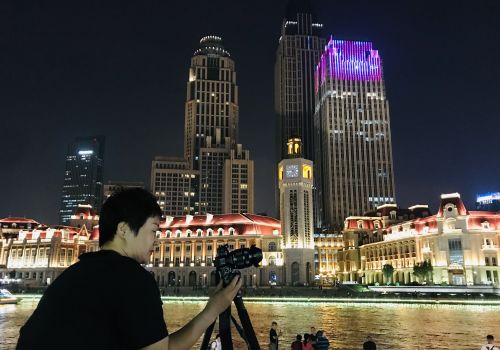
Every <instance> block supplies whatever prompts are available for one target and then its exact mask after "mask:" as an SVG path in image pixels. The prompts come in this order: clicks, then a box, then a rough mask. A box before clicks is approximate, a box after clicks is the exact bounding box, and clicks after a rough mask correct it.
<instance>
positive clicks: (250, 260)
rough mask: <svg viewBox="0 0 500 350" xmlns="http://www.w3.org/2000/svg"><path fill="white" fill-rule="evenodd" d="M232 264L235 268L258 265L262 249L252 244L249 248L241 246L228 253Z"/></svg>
mask: <svg viewBox="0 0 500 350" xmlns="http://www.w3.org/2000/svg"><path fill="white" fill-rule="evenodd" d="M230 255H231V258H232V259H231V260H232V264H233V266H234V267H235V268H237V269H242V268H245V267H250V266H252V265H253V266H255V267H257V266H259V263H260V262H261V261H262V250H261V249H259V248H257V247H256V246H255V245H252V246H251V247H250V248H241V249H237V250H234V251H232V252H231V253H230Z"/></svg>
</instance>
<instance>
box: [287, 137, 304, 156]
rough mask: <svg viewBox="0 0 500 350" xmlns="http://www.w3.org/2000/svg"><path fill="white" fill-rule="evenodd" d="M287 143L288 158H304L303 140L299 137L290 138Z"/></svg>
mask: <svg viewBox="0 0 500 350" xmlns="http://www.w3.org/2000/svg"><path fill="white" fill-rule="evenodd" d="M286 145H287V155H288V158H302V140H301V139H300V138H299V137H292V138H289V139H288V142H287V143H286Z"/></svg>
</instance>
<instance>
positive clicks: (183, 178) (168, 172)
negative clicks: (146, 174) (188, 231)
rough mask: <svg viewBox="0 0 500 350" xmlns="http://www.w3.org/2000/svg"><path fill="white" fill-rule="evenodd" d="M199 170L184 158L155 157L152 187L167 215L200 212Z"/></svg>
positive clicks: (152, 170)
mask: <svg viewBox="0 0 500 350" xmlns="http://www.w3.org/2000/svg"><path fill="white" fill-rule="evenodd" d="M197 188H198V171H195V170H192V169H190V167H189V164H188V162H187V161H186V160H185V159H182V158H172V157H155V159H154V160H153V166H152V169H151V189H152V192H153V194H154V195H155V197H156V198H157V200H158V204H159V205H160V208H161V210H162V212H163V214H164V215H165V216H167V215H169V216H180V215H187V214H191V215H192V214H198V213H197V211H196V209H195V208H197V207H198V203H197V198H196V194H197V193H198V192H197Z"/></svg>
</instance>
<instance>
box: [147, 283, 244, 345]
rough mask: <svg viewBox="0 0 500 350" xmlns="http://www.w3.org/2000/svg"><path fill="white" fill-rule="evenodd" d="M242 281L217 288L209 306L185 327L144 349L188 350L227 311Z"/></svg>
mask: <svg viewBox="0 0 500 350" xmlns="http://www.w3.org/2000/svg"><path fill="white" fill-rule="evenodd" d="M241 283H242V281H241V279H240V278H239V277H238V276H236V277H234V278H233V280H232V281H231V282H230V283H229V284H228V285H227V287H225V288H221V286H222V282H221V284H219V286H218V287H217V291H216V292H215V294H214V295H213V296H212V297H211V298H210V300H209V301H208V303H207V306H205V308H204V309H203V311H202V312H200V313H199V314H198V315H196V317H195V318H193V319H192V320H191V321H189V322H188V323H187V324H186V325H185V326H184V327H182V328H181V329H179V330H178V331H177V332H174V333H172V334H170V335H169V336H167V337H165V338H163V339H162V340H160V341H158V342H156V343H154V344H151V345H149V346H146V347H144V348H143V349H144V350H169V349H173V350H184V349H186V350H188V349H191V348H192V346H193V345H194V344H195V343H196V341H197V340H198V338H200V336H201V335H202V334H203V332H205V330H206V329H207V328H208V326H210V325H211V324H212V322H214V321H215V319H216V318H217V316H219V314H220V313H221V312H222V311H224V310H225V309H227V308H228V307H229V306H230V305H231V302H232V301H233V299H234V297H235V296H236V294H237V293H238V290H239V289H240V288H241Z"/></svg>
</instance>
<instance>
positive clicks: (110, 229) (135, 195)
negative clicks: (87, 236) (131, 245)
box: [99, 188, 161, 247]
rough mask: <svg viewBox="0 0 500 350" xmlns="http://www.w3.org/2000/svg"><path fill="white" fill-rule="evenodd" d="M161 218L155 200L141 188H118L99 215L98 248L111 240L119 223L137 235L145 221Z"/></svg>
mask: <svg viewBox="0 0 500 350" xmlns="http://www.w3.org/2000/svg"><path fill="white" fill-rule="evenodd" d="M151 217H158V218H161V209H160V206H159V205H158V203H157V202H156V198H155V197H154V196H153V195H152V194H151V193H150V192H148V191H146V190H144V189H142V188H120V189H118V190H117V191H115V192H114V193H113V194H112V195H111V196H110V197H109V198H108V199H107V200H106V202H104V204H103V205H102V208H101V213H100V215H99V246H101V247H102V246H103V244H105V243H106V242H109V241H111V240H113V237H114V236H115V233H116V229H117V227H118V224H119V223H120V222H125V223H127V224H128V226H129V227H130V229H131V230H132V231H133V232H134V233H135V234H136V235H137V233H138V232H139V229H140V228H141V227H142V226H143V225H144V223H145V222H146V220H147V219H149V218H151Z"/></svg>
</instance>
